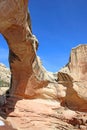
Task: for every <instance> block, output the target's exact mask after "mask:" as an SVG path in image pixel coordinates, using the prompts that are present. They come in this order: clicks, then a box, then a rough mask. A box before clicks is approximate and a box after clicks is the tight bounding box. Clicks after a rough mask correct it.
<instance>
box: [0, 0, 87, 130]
mask: <svg viewBox="0 0 87 130" xmlns="http://www.w3.org/2000/svg"><path fill="white" fill-rule="evenodd" d="M27 6H28V0H11V1H10V0H1V1H0V32H1V33H2V34H3V36H4V37H5V39H6V40H7V43H8V46H9V63H10V70H11V87H10V90H9V91H8V92H7V97H6V101H5V104H4V105H3V106H2V108H0V109H1V111H0V114H1V115H2V116H3V117H6V116H7V120H8V121H9V122H10V123H11V124H12V126H13V127H14V128H16V129H18V130H43V129H45V130H54V129H55V130H62V129H63V130H71V129H72V130H74V129H75V128H76V129H77V130H79V129H83V127H84V130H85V129H87V120H86V118H87V114H86V113H85V112H87V95H86V93H85V92H86V91H87V69H86V68H87V45H80V46H78V47H77V48H75V49H73V50H72V52H71V58H70V61H69V63H68V65H67V66H66V67H65V68H63V69H62V70H61V71H60V72H58V73H56V74H53V73H50V72H47V71H46V69H45V68H44V67H43V66H42V63H41V60H40V58H39V57H38V56H37V55H36V50H37V49H38V40H37V39H36V37H35V36H34V35H33V34H32V28H31V21H30V15H29V12H28V9H27V8H28V7H27ZM7 10H8V11H7ZM4 12H5V13H4ZM81 50H82V51H81ZM69 108H70V109H72V110H69ZM75 110H76V111H81V112H83V113H81V112H76V111H75Z"/></svg>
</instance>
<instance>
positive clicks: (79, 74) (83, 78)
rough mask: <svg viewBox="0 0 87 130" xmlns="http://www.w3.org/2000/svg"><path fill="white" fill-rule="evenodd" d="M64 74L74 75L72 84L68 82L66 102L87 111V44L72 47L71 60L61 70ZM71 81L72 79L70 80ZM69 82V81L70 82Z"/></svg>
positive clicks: (74, 107)
mask: <svg viewBox="0 0 87 130" xmlns="http://www.w3.org/2000/svg"><path fill="white" fill-rule="evenodd" d="M60 73H61V74H62V75H63V76H62V80H63V81H64V75H67V74H68V75H69V77H72V79H73V80H72V81H71V83H70V84H67V92H66V99H65V102H66V104H67V106H68V107H70V108H72V109H75V110H79V111H87V94H86V91H87V45H86V44H85V45H79V46H77V47H76V48H74V49H72V51H71V56H70V61H69V63H68V64H67V66H66V67H64V68H63V69H62V70H60ZM69 81H70V80H69ZM68 83H69V82H68Z"/></svg>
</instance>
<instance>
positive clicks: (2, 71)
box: [0, 64, 11, 94]
mask: <svg viewBox="0 0 87 130" xmlns="http://www.w3.org/2000/svg"><path fill="white" fill-rule="evenodd" d="M10 78H11V73H10V70H9V68H6V66H5V65H4V64H0V94H3V93H4V92H5V90H6V89H8V88H9V87H10Z"/></svg>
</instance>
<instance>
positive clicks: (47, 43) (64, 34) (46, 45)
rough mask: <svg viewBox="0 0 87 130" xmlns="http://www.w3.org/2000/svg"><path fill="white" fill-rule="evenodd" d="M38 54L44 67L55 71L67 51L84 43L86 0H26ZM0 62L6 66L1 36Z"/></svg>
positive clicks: (5, 49) (86, 21)
mask: <svg viewBox="0 0 87 130" xmlns="http://www.w3.org/2000/svg"><path fill="white" fill-rule="evenodd" d="M28 6H29V10H30V15H31V21H32V30H33V34H35V35H36V37H37V39H38V41H39V48H38V52H37V54H38V55H39V56H40V58H41V60H42V62H43V65H44V66H45V67H46V69H47V70H49V71H52V72H56V71H58V70H59V69H60V68H61V67H63V66H64V65H65V64H67V62H68V59H69V56H70V51H71V49H72V48H73V47H75V46H77V45H79V44H86V43H87V0H29V5H28ZM0 42H1V45H0V48H1V49H0V51H1V56H0V62H3V63H5V64H6V65H7V66H8V64H7V60H6V59H7V53H8V47H7V46H6V43H5V41H3V38H2V37H0Z"/></svg>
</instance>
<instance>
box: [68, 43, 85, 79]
mask: <svg viewBox="0 0 87 130" xmlns="http://www.w3.org/2000/svg"><path fill="white" fill-rule="evenodd" d="M69 69H70V72H71V73H72V75H73V77H74V79H75V80H77V81H87V44H85V45H79V46H78V47H76V48H74V49H72V52H71V57H70V62H69Z"/></svg>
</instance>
